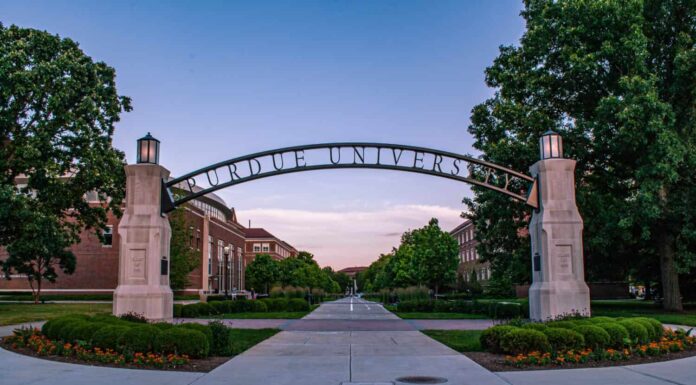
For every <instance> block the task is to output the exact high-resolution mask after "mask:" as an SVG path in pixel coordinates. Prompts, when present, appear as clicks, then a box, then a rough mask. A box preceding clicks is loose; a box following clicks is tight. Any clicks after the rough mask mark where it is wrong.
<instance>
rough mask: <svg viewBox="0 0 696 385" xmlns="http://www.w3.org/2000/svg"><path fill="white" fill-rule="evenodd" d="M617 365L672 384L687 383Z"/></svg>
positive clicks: (680, 384) (682, 384)
mask: <svg viewBox="0 0 696 385" xmlns="http://www.w3.org/2000/svg"><path fill="white" fill-rule="evenodd" d="M619 367H620V368H621V369H625V370H628V371H629V372H633V373H637V374H640V375H643V376H645V377H650V378H654V379H656V380H660V381H665V382H669V383H670V384H674V385H688V384H684V383H681V382H677V381H672V380H670V379H668V378H664V377H660V376H656V375H654V374H650V373H645V372H641V371H639V370H635V369H632V368H629V367H628V366H619Z"/></svg>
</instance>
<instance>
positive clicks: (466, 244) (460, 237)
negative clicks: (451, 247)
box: [450, 219, 491, 283]
mask: <svg viewBox="0 0 696 385" xmlns="http://www.w3.org/2000/svg"><path fill="white" fill-rule="evenodd" d="M474 231H475V226H474V222H473V221H471V219H467V220H466V221H464V223H462V224H461V225H459V226H457V227H455V228H454V230H452V231H450V235H452V236H453V237H454V239H456V240H457V243H458V244H459V267H458V268H457V278H458V279H460V280H462V281H464V282H469V281H471V279H472V273H473V274H475V275H476V279H477V280H478V281H479V282H481V283H484V282H486V281H488V280H489V279H490V278H491V268H490V263H488V262H480V261H479V255H478V252H477V251H476V245H477V242H476V237H475V235H474Z"/></svg>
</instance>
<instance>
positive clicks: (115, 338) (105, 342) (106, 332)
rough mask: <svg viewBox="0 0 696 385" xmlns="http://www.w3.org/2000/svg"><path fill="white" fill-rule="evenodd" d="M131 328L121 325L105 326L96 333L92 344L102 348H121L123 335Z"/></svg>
mask: <svg viewBox="0 0 696 385" xmlns="http://www.w3.org/2000/svg"><path fill="white" fill-rule="evenodd" d="M129 329H130V328H128V327H126V326H120V325H109V326H105V327H103V328H101V329H99V330H97V331H96V332H95V333H94V335H93V336H92V345H93V346H95V347H98V348H102V349H113V350H120V346H119V341H120V340H121V336H122V335H123V333H125V332H126V331H128V330H129Z"/></svg>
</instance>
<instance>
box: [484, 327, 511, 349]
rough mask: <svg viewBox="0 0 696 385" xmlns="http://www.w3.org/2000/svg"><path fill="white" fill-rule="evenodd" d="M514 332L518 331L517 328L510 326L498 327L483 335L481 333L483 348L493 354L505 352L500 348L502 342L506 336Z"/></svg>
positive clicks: (489, 329) (486, 331)
mask: <svg viewBox="0 0 696 385" xmlns="http://www.w3.org/2000/svg"><path fill="white" fill-rule="evenodd" d="M513 330H517V328H516V327H514V326H508V325H497V326H493V327H490V328H488V329H486V330H484V331H483V333H481V337H479V341H480V342H481V347H483V349H485V350H487V351H489V352H491V353H500V352H502V351H503V350H502V348H501V346H500V340H501V339H502V338H503V336H504V335H506V334H507V333H510V332H512V331H513Z"/></svg>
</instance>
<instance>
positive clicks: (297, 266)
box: [245, 251, 342, 293]
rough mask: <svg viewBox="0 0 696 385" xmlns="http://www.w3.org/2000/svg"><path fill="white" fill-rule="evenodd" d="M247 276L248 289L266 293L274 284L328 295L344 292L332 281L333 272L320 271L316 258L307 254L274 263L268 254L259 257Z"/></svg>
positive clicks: (302, 253)
mask: <svg viewBox="0 0 696 385" xmlns="http://www.w3.org/2000/svg"><path fill="white" fill-rule="evenodd" d="M245 277H246V286H247V288H248V289H254V290H256V291H257V292H263V293H269V290H270V289H271V288H272V287H273V286H275V285H280V286H294V287H302V288H307V289H309V290H311V289H321V290H324V291H326V292H329V293H338V292H340V291H341V290H342V288H341V287H340V286H339V285H338V283H337V282H336V281H334V279H333V270H331V271H330V272H329V271H327V270H325V269H321V268H320V267H319V264H318V263H317V261H315V260H314V255H312V253H309V252H307V251H300V252H299V253H298V254H297V256H294V257H287V258H283V259H281V260H275V259H273V258H272V257H271V256H270V255H268V254H258V255H257V256H256V258H254V260H253V261H252V262H251V263H250V264H249V265H248V266H247V268H246V275H245Z"/></svg>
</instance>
